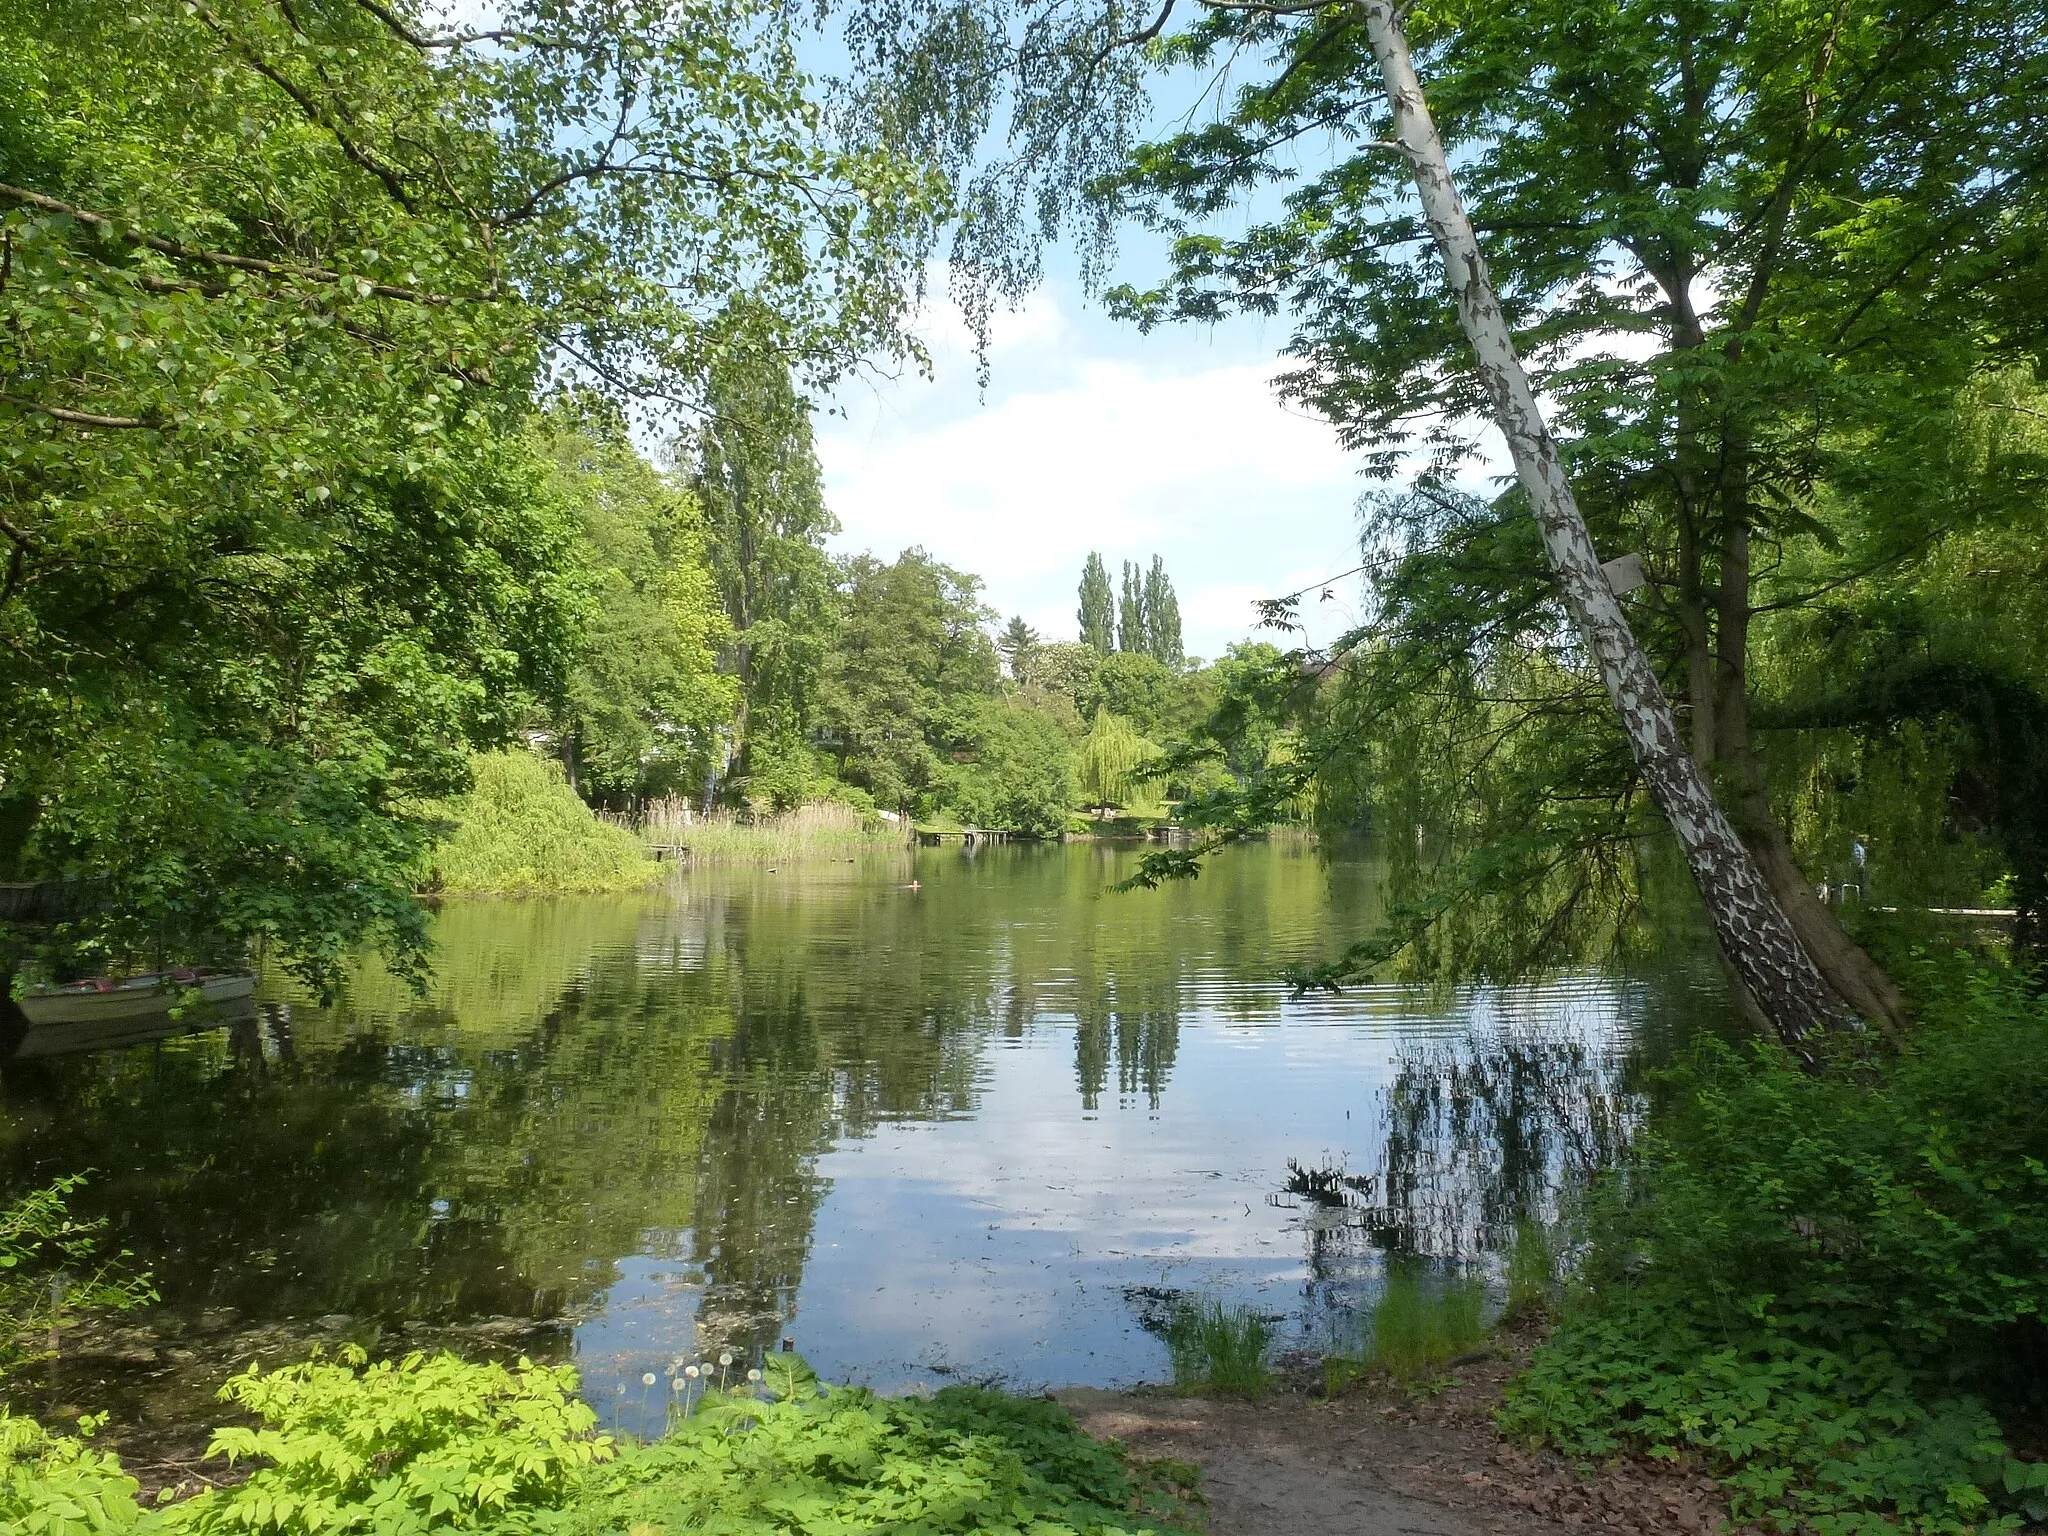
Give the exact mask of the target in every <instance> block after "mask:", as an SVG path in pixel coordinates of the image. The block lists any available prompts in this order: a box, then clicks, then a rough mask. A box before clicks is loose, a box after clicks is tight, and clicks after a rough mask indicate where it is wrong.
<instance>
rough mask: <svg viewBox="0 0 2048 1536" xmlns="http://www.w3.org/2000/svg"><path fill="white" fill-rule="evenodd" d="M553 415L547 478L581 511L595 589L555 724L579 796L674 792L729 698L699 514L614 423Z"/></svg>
mask: <svg viewBox="0 0 2048 1536" xmlns="http://www.w3.org/2000/svg"><path fill="white" fill-rule="evenodd" d="M549 425H551V426H553V427H554V428H555V430H554V431H553V432H552V433H551V434H550V435H549V436H548V437H547V439H546V444H545V446H546V452H547V456H548V458H549V460H550V462H551V463H552V464H553V466H554V467H553V471H552V473H551V474H550V475H549V482H548V485H549V490H550V492H551V493H552V494H553V495H555V496H556V497H558V498H559V499H560V500H561V501H562V502H563V503H564V504H565V505H566V506H567V507H569V508H570V509H572V510H573V512H574V513H575V515H576V518H577V521H578V523H579V525H580V527H581V530H582V539H581V541H580V542H581V548H582V552H583V554H584V560H585V565H586V567H587V575H586V580H587V581H588V582H589V584H590V589H591V590H590V596H589V598H588V600H587V603H586V609H587V613H588V618H587V621H586V622H585V623H584V624H583V625H582V626H581V628H580V630H579V632H578V634H577V636H576V641H575V648H574V660H573V662H572V664H571V666H570V669H569V673H568V676H567V679H566V681H565V684H564V687H563V693H562V701H561V704H560V705H559V706H558V708H557V709H556V710H555V711H554V712H553V713H554V716H555V718H554V719H553V720H552V721H550V724H551V725H552V727H553V734H554V735H555V737H556V738H557V740H558V742H559V744H560V750H561V755H562V758H563V760H564V762H565V763H566V764H567V765H568V766H569V768H570V770H571V772H572V773H573V775H574V778H575V787H576V789H577V790H578V791H579V792H580V793H581V794H582V795H583V796H584V797H585V798H586V799H590V800H597V801H611V802H614V803H616V802H620V801H623V802H626V803H629V804H633V803H638V802H641V801H644V800H646V799H648V798H650V797H653V796H661V795H668V794H674V793H676V792H677V791H678V790H681V789H684V788H685V787H688V786H693V785H695V784H697V783H701V782H702V780H703V776H704V773H705V771H706V770H707V768H708V766H709V765H710V762H711V759H712V755H713V748H714V744H715V743H716V741H717V736H718V730H719V727H721V726H722V725H724V724H725V723H726V722H727V721H728V720H730V719H731V718H732V714H733V710H734V706H735V702H736V701H735V691H736V690H735V687H734V680H733V679H732V678H730V677H726V676H723V675H721V674H720V673H719V671H718V648H719V647H720V646H721V645H722V644H724V642H725V641H726V640H727V639H728V637H729V635H730V628H729V626H728V625H727V623H726V621H725V616H724V614H723V613H722V612H721V611H720V608H719V603H718V594H717V591H716V588H715V587H714V585H713V582H712V579H711V573H710V571H709V570H708V569H707V568H706V566H705V551H704V527H703V519H702V517H701V515H700V513H699V510H698V507H697V504H696V502H695V501H694V500H693V499H692V498H691V497H690V495H689V494H688V493H687V492H685V491H682V490H680V489H678V488H677V486H676V485H675V484H674V483H673V482H672V481H671V480H670V479H669V478H668V477H667V476H664V475H662V474H661V473H660V472H659V471H657V470H656V469H655V468H654V467H653V466H652V465H651V464H649V463H648V462H647V461H646V460H645V459H643V458H641V457H640V455H639V454H638V453H636V452H635V451H634V450H633V447H632V444H631V443H630V442H628V441H627V439H626V437H625V434H624V432H623V430H622V429H621V428H620V427H619V426H618V425H617V424H616V423H615V422H607V421H606V420H605V419H604V418H603V417H602V416H595V415H593V417H592V418H591V419H586V420H583V421H580V422H565V421H555V422H551V423H549Z"/></svg>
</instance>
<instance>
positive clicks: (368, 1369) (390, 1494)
mask: <svg viewBox="0 0 2048 1536" xmlns="http://www.w3.org/2000/svg"><path fill="white" fill-rule="evenodd" d="M575 1385H576V1375H575V1372H574V1371H572V1370H571V1369H569V1368H568V1367H566V1366H561V1367H552V1368H551V1367H548V1366H537V1365H534V1364H532V1363H530V1362H528V1361H525V1360H522V1361H520V1362H519V1364H518V1366H517V1367H515V1368H512V1369H508V1368H506V1367H505V1366H503V1365H497V1364H490V1365H472V1364H468V1363H466V1362H464V1361H462V1360H458V1359H457V1358H456V1357H455V1356H453V1355H446V1354H443V1355H436V1356H433V1357H431V1358H429V1357H427V1356H425V1355H420V1354H411V1355H407V1356H406V1357H405V1358H404V1359H402V1360H397V1361H392V1360H382V1361H379V1362H377V1363H376V1364H374V1365H372V1364H369V1363H368V1361H367V1359H366V1357H365V1356H364V1354H363V1353H362V1351H361V1350H359V1349H356V1348H354V1347H350V1348H348V1349H345V1350H344V1351H343V1352H342V1355H341V1358H340V1359H339V1360H336V1361H323V1360H318V1359H315V1360H310V1361H307V1362H305V1363H304V1364H300V1365H294V1366H287V1367H285V1368H284V1369H282V1370H279V1371H273V1372H270V1373H268V1374H264V1373H261V1372H259V1371H258V1370H256V1369H255V1368H253V1367H252V1368H251V1369H250V1370H249V1371H247V1372H246V1373H244V1374H243V1375H240V1376H236V1377H234V1378H233V1379H232V1380H230V1381H229V1382H228V1384H227V1385H226V1386H225V1387H223V1388H222V1389H221V1396H222V1397H223V1398H224V1399H226V1400H227V1401H230V1402H233V1403H236V1404H238V1405H239V1406H241V1407H242V1408H245V1409H247V1410H248V1411H250V1412H251V1413H254V1414H256V1415H257V1416H258V1417H259V1418H261V1419H262V1421H263V1427H262V1428H247V1427H243V1426H239V1425H237V1426H231V1427H229V1428H225V1429H219V1430H216V1431H215V1432H214V1436H213V1442H212V1445H211V1446H210V1447H209V1448H208V1453H209V1454H210V1455H223V1456H226V1457H227V1458H228V1459H229V1460H230V1461H231V1462H233V1461H242V1460H260V1461H262V1462H265V1463H267V1465H264V1466H260V1467H259V1468H258V1469H257V1470H256V1471H255V1472H254V1473H252V1474H251V1475H250V1477H249V1478H248V1480H247V1481H246V1482H242V1483H239V1484H236V1485H235V1486H233V1487H231V1488H226V1489H217V1490H209V1491H207V1492H205V1493H202V1494H200V1495H199V1496H198V1497H196V1498H193V1499H190V1500H187V1501H186V1502H185V1503H183V1504H180V1505H177V1506H175V1507H173V1508H172V1509H171V1510H170V1511H169V1513H168V1516H167V1518H166V1520H165V1524H166V1525H168V1526H170V1527H171V1528H172V1529H176V1530H189V1531H198V1532H204V1533H208V1536H216V1533H222V1532H233V1531H247V1532H261V1531H276V1532H278V1533H279V1536H315V1533H323V1532H346V1531H364V1532H377V1533H380V1536H382V1533H392V1536H398V1533H410V1532H424V1531H430V1530H475V1529H480V1528H487V1527H490V1526H493V1525H500V1524H504V1523H508V1522H511V1521H513V1520H514V1519H515V1517H518V1516H521V1515H525V1514H527V1513H528V1512H531V1511H537V1510H541V1509H548V1508H554V1507H558V1506H559V1505H561V1504H562V1502H563V1501H564V1500H565V1499H566V1498H567V1497H568V1496H569V1495H570V1494H571V1493H572V1492H573V1491H574V1490H575V1489H576V1487H577V1486H578V1484H579V1483H580V1482H581V1480H582V1477H583V1474H584V1473H585V1471H586V1470H587V1469H588V1468H590V1467H592V1466H594V1465H595V1464H597V1463H599V1462H602V1461H604V1460H606V1459H607V1458H609V1457H610V1456H611V1455H612V1451H613V1447H612V1442H611V1439H610V1437H609V1436H605V1435H599V1434H596V1433H594V1431H595V1429H596V1426H597V1415H596V1414H595V1413H594V1412H592V1411H591V1409H590V1407H589V1405H588V1404H586V1403H584V1402H581V1401H580V1400H578V1399H577V1398H575V1397H574V1396H573V1395H572V1393H573V1392H574V1389H575Z"/></svg>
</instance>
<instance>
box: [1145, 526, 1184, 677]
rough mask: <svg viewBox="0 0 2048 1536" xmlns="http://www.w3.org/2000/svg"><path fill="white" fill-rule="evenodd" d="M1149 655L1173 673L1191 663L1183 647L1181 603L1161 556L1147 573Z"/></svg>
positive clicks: (1146, 620)
mask: <svg viewBox="0 0 2048 1536" xmlns="http://www.w3.org/2000/svg"><path fill="white" fill-rule="evenodd" d="M1145 653H1146V654H1147V655H1148V656H1150V657H1151V658H1152V659H1153V660H1154V661H1156V662H1158V663H1159V664H1160V665H1161V666H1162V667H1165V668H1167V669H1168V670H1169V671H1173V672H1178V671H1179V670H1180V669H1181V664H1182V663H1183V662H1184V661H1186V659H1187V653H1186V651H1185V649H1184V648H1183V646H1182V644H1181V635H1180V599H1179V598H1178V597H1176V596H1174V592H1173V578H1172V577H1170V576H1168V575H1167V574H1166V561H1165V560H1164V559H1163V558H1162V557H1160V556H1158V555H1154V556H1153V557H1152V564H1151V566H1150V568H1149V569H1147V570H1146V572H1145Z"/></svg>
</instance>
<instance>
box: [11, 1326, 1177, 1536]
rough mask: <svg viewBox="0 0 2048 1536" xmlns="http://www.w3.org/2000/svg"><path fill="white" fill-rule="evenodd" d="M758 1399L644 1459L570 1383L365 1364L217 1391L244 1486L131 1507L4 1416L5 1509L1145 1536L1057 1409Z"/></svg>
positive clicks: (1110, 1461)
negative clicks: (247, 1418)
mask: <svg viewBox="0 0 2048 1536" xmlns="http://www.w3.org/2000/svg"><path fill="white" fill-rule="evenodd" d="M764 1376H765V1378H766V1379H765V1382H764V1386H763V1390H762V1391H761V1392H760V1393H759V1395H754V1394H753V1393H752V1391H751V1390H748V1391H741V1392H735V1393H731V1394H724V1393H716V1392H714V1393H710V1394H707V1396H706V1398H705V1399H704V1401H703V1402H702V1404H700V1405H698V1406H697V1408H696V1411H695V1412H694V1413H692V1414H691V1415H690V1416H689V1417H687V1418H685V1419H683V1420H682V1421H681V1422H680V1423H678V1424H677V1425H676V1426H675V1427H674V1428H673V1429H672V1430H671V1431H670V1433H668V1434H667V1435H665V1436H664V1437H662V1438H661V1439H659V1440H656V1441H653V1442H651V1443H648V1444H630V1443H629V1444H626V1445H624V1446H619V1445H615V1444H614V1443H613V1441H612V1440H611V1438H610V1437H608V1436H604V1435H598V1434H596V1433H594V1430H595V1422H596V1416H595V1414H593V1413H592V1411H591V1410H590V1409H589V1408H588V1407H587V1406H586V1405H585V1404H583V1403H582V1402H580V1401H578V1400H577V1399H575V1398H574V1397H573V1396H572V1395H571V1393H572V1392H573V1390H574V1387H575V1376H574V1373H573V1372H571V1371H570V1370H569V1369H568V1368H566V1367H563V1368H559V1369H553V1370H550V1369H547V1368H544V1367H538V1366H533V1365H530V1364H527V1363H526V1362H521V1363H520V1364H519V1366H518V1367H516V1368H514V1369H507V1368H506V1367H504V1366H501V1365H470V1364H465V1363H463V1362H462V1361H459V1360H457V1359H455V1358H454V1357H453V1356H449V1355H441V1356H437V1357H434V1358H432V1359H428V1358H424V1357H422V1356H419V1355H411V1356H407V1357H406V1358H405V1359H404V1360H402V1361H398V1362H389V1361H387V1362H382V1363H379V1364H376V1365H369V1364H367V1363H366V1362H365V1361H364V1360H363V1359H362V1358H361V1356H360V1354H359V1353H357V1352H350V1353H349V1354H348V1355H346V1356H345V1357H344V1359H343V1360H341V1361H339V1362H325V1361H320V1360H314V1361H311V1362H308V1363H306V1364H303V1365H298V1366H292V1367H288V1368H286V1369H285V1370H282V1371H277V1372H273V1373H269V1374H258V1373H257V1372H255V1371H250V1372H249V1373H247V1374H245V1375H242V1376H238V1377H236V1378H234V1380H233V1381H231V1382H230V1383H229V1384H228V1387H227V1388H226V1390H225V1392H224V1393H223V1395H224V1396H227V1397H230V1398H231V1399H232V1400H233V1401H235V1402H237V1403H240V1404H242V1405H243V1406H245V1407H247V1408H249V1409H250V1410H252V1411H254V1412H256V1413H257V1414H259V1415H260V1416H261V1418H262V1420H263V1427H261V1428H243V1427H235V1428H228V1429H222V1430H219V1431H217V1432H216V1434H215V1437H214V1448H215V1450H216V1451H219V1452H223V1453H226V1454H228V1455H231V1456H233V1457H236V1458H238V1459H241V1458H247V1459H251V1460H254V1461H257V1462H260V1463H262V1465H260V1466H259V1467H258V1469H257V1470H256V1471H255V1472H254V1474H253V1475H252V1476H251V1477H250V1478H249V1479H248V1481H246V1482H244V1483H241V1484H239V1485H237V1486H235V1487H231V1488H225V1489H218V1490H212V1491H209V1492H206V1493H202V1494H200V1495H199V1496H197V1497H195V1498H192V1499H189V1500H187V1501H185V1502H184V1503H181V1504H175V1505H171V1506H168V1507H166V1508H163V1509H160V1510H149V1511H143V1510H141V1509H139V1508H137V1506H136V1504H135V1501H134V1491H135V1484H134V1482H133V1480H132V1479H129V1478H127V1477H126V1476H125V1475H124V1474H122V1473H121V1471H120V1468H119V1464H118V1462H117V1461H116V1460H115V1458H113V1457H112V1456H104V1455H97V1454H95V1453H93V1452H92V1451H91V1450H90V1449H89V1448H87V1447H86V1446H85V1444H84V1443H83V1442H82V1441H80V1440H77V1439H67V1438H63V1437H58V1436H51V1435H47V1434H45V1433H44V1432H43V1431H42V1430H41V1429H40V1428H39V1427H38V1426H36V1425H35V1424H34V1423H33V1422H32V1421H28V1420H22V1419H16V1418H10V1417H8V1416H6V1415H5V1414H4V1413H0V1470H4V1473H5V1477H6V1482H5V1483H4V1485H0V1513H4V1514H7V1515H9V1516H10V1517H12V1522H11V1523H10V1525H9V1529H10V1530H22V1531H24V1532H33V1533H35V1536H98V1533H100V1532H115V1531H128V1530H140V1531H145V1532H155V1531H163V1532H165V1533H167V1536H169V1533H174V1532H186V1531H191V1532H201V1533H207V1536H215V1533H223V1532H237V1531H242V1532H251V1533H254V1532H264V1531H271V1532H276V1533H278V1536H313V1533H315V1532H327V1533H345V1532H363V1533H378V1536H386V1533H388V1536H413V1533H425V1532H429V1531H459V1530H491V1531H500V1532H506V1533H511V1532H523V1533H527V1536H586V1533H587V1536H597V1533H600V1532H618V1531H625V1530H647V1529H655V1530H662V1529H671V1530H695V1529H714V1530H717V1531H720V1532H725V1533H729V1536H780V1533H787V1532H791V1531H796V1530H803V1531H823V1530H832V1531H845V1532H859V1531H874V1532H884V1531H918V1532H929V1533H932V1536H942V1533H948V1532H957V1533H961V1536H967V1533H979V1536H1119V1533H1138V1532H1142V1531H1146V1530H1154V1529H1158V1528H1159V1527H1160V1526H1161V1524H1162V1523H1163V1522H1160V1521H1157V1520H1154V1519H1150V1518H1147V1516H1146V1514H1145V1513H1144V1511H1145V1510H1146V1509H1147V1508H1148V1507H1149V1506H1150V1505H1151V1504H1152V1503H1153V1499H1152V1497H1151V1494H1150V1491H1149V1490H1148V1488H1147V1487H1146V1486H1145V1485H1144V1483H1143V1482H1142V1481H1141V1480H1140V1479H1138V1478H1134V1477H1133V1476H1132V1473H1131V1470H1130V1468H1129V1467H1128V1465H1127V1463H1126V1461H1125V1459H1124V1457H1123V1455H1122V1453H1121V1451H1119V1450H1118V1449H1117V1448H1116V1447H1115V1446H1113V1445H1109V1444H1104V1443H1101V1442H1098V1441H1094V1440H1091V1439H1089V1438H1088V1437H1087V1436H1086V1435H1084V1434H1082V1433H1080V1431H1079V1430H1077V1429H1076V1428H1075V1426H1074V1423H1073V1420H1072V1419H1071V1418H1069V1417H1068V1415H1067V1413H1066V1411H1065V1410H1064V1409H1062V1408H1060V1407H1059V1406H1058V1405H1056V1404H1054V1403H1051V1402H1047V1401H1045V1400H1043V1399H1020V1398H1012V1397H1006V1396H1004V1395H1002V1394H1001V1393H997V1392H989V1391H983V1390H980V1389H977V1388H969V1387H953V1388H948V1389H947V1390H945V1391H943V1392H940V1393H939V1394H937V1395H936V1396H935V1397H934V1398H932V1399H930V1400H929V1401H924V1400H919V1399H915V1398H909V1399H902V1400H898V1401H893V1402H890V1401H883V1400H881V1399H878V1398H876V1397H874V1396H873V1395H872V1394H870V1393H867V1392H864V1391H858V1390H848V1389H838V1390H832V1391H826V1390H825V1389H823V1388H821V1387H820V1386H819V1385H818V1384H817V1381H816V1378H815V1377H814V1376H812V1375H811V1373H810V1371H809V1369H808V1368H807V1367H805V1366H804V1365H803V1364H802V1362H801V1361H796V1360H792V1359H790V1358H787V1357H780V1356H770V1357H769V1358H768V1360H767V1362H766V1369H765V1371H764Z"/></svg>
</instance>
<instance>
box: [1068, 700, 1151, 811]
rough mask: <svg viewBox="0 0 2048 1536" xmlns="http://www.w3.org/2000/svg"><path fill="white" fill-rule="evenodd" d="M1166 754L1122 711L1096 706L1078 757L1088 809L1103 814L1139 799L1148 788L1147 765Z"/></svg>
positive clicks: (1082, 787)
mask: <svg viewBox="0 0 2048 1536" xmlns="http://www.w3.org/2000/svg"><path fill="white" fill-rule="evenodd" d="M1165 755H1166V754H1165V752H1164V751H1163V750H1162V749H1161V748H1160V747H1159V746H1158V745H1157V744H1156V743H1154V742H1150V741H1147V740H1146V739H1145V738H1144V737H1143V736H1140V735H1139V734H1138V732H1137V730H1136V728H1135V727H1133V726H1132V724H1131V722H1130V721H1128V720H1126V719H1125V718H1124V717H1123V716H1122V715H1117V714H1112V713H1110V712H1109V711H1108V710H1107V709H1098V710H1096V711H1095V719H1094V721H1093V722H1092V723H1091V724H1090V725H1089V727H1088V734H1087V735H1086V736H1084V737H1082V738H1081V750H1080V752H1079V753H1078V754H1077V757H1076V766H1077V768H1078V770H1079V772H1078V777H1079V779H1080V784H1081V793H1082V796H1083V797H1084V799H1085V800H1086V802H1087V806H1088V809H1090V810H1091V811H1094V812H1095V813H1096V814H1097V815H1098V816H1099V815H1103V814H1105V813H1107V812H1109V811H1113V810H1121V809H1122V808H1124V807H1125V806H1127V805H1130V804H1132V803H1133V802H1135V801H1137V800H1138V799H1139V798H1140V797H1141V796H1142V795H1143V794H1144V792H1145V783H1146V775H1145V769H1146V768H1147V767H1148V766H1150V765H1151V764H1153V763H1155V762H1157V761H1159V760H1160V759H1161V758H1163V757H1164V756H1165Z"/></svg>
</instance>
